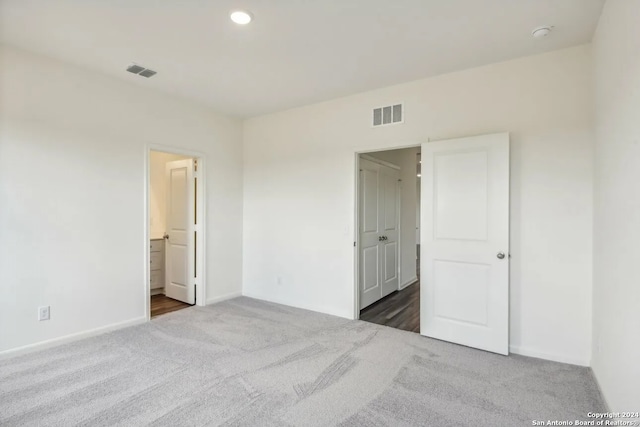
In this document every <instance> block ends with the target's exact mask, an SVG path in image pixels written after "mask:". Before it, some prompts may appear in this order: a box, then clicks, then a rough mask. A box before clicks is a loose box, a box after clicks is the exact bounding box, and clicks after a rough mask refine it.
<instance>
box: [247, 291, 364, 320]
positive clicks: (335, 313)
mask: <svg viewBox="0 0 640 427" xmlns="http://www.w3.org/2000/svg"><path fill="white" fill-rule="evenodd" d="M242 295H243V296H245V297H249V298H254V299H258V300H261V301H266V302H272V303H274V304H281V305H286V306H287V307H293V308H300V309H302V310H309V311H315V312H316V313H322V314H328V315H330V316H336V317H342V318H343V319H349V320H354V319H353V314H348V315H347V314H344V313H340V312H338V311H336V310H332V309H325V308H323V307H316V306H311V305H308V304H298V303H296V304H294V303H292V302H291V301H286V300H284V299H281V298H273V297H264V296H262V295H258V294H254V293H251V292H242Z"/></svg>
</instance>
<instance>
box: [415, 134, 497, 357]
mask: <svg viewBox="0 0 640 427" xmlns="http://www.w3.org/2000/svg"><path fill="white" fill-rule="evenodd" d="M421 186H422V198H421V212H422V218H421V275H422V277H421V298H420V333H421V334H422V335H426V336H429V337H433V338H438V339H442V340H445V341H451V342H454V343H458V344H463V345H466V346H469V347H475V348H479V349H483V350H488V351H492V352H495V353H500V354H508V353H509V134H506V133H504V134H494V135H484V136H478V137H471V138H461V139H453V140H448V141H438V142H430V143H426V144H422V183H421Z"/></svg>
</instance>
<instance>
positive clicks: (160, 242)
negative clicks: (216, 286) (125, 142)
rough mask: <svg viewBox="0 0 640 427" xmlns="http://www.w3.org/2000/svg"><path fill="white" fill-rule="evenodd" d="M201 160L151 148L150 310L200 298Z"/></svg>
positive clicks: (167, 308) (157, 311) (155, 311)
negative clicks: (199, 207)
mask: <svg viewBox="0 0 640 427" xmlns="http://www.w3.org/2000/svg"><path fill="white" fill-rule="evenodd" d="M197 175H198V159H197V158H195V157H192V156H187V155H181V154H175V153H169V152H163V151H155V150H151V151H150V153H149V181H148V183H149V266H148V268H149V276H148V277H149V307H150V308H149V315H150V317H152V318H153V317H155V316H159V315H162V314H166V313H170V312H173V311H176V310H180V309H183V308H187V307H190V306H192V305H194V304H195V303H196V287H197V278H198V277H197V273H198V253H197V244H198V230H197V227H198V220H199V218H198V198H197V194H198V176H197Z"/></svg>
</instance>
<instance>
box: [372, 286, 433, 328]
mask: <svg viewBox="0 0 640 427" xmlns="http://www.w3.org/2000/svg"><path fill="white" fill-rule="evenodd" d="M360 320H364V321H366V322H371V323H377V324H378V325H385V326H391V327H392V328H396V329H402V330H404V331H410V332H420V282H419V281H417V282H415V283H414V284H412V285H409V286H407V287H406V288H404V289H403V290H401V291H396V292H394V293H392V294H390V295H387V296H386V297H384V298H382V299H381V300H380V301H377V302H375V303H373V304H371V305H370V306H369V307H366V308H365V309H364V310H361V311H360Z"/></svg>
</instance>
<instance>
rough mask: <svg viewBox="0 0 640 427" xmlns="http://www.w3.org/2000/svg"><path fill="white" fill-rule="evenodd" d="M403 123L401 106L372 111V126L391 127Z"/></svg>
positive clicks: (390, 106)
mask: <svg viewBox="0 0 640 427" xmlns="http://www.w3.org/2000/svg"><path fill="white" fill-rule="evenodd" d="M402 122H403V112H402V104H396V105H389V106H386V107H379V108H374V109H373V126H384V125H392V124H395V123H402Z"/></svg>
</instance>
